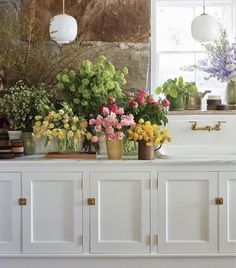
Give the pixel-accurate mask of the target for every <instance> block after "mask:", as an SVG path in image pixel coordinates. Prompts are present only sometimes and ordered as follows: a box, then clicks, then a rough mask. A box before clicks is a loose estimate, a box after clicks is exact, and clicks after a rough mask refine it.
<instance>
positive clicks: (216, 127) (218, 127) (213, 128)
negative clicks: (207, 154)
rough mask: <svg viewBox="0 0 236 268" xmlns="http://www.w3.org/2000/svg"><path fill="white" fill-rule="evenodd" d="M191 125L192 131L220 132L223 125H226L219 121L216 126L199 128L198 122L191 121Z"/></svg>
mask: <svg viewBox="0 0 236 268" xmlns="http://www.w3.org/2000/svg"><path fill="white" fill-rule="evenodd" d="M189 123H192V126H191V129H192V130H193V131H199V130H200V131H209V132H210V131H220V130H221V129H222V123H225V121H218V122H217V123H216V124H215V125H214V126H210V125H206V126H202V127H199V126H198V123H197V122H196V121H190V122H189Z"/></svg>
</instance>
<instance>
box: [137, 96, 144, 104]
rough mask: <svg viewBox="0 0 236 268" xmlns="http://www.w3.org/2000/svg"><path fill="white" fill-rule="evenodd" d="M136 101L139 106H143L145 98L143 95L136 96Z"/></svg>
mask: <svg viewBox="0 0 236 268" xmlns="http://www.w3.org/2000/svg"><path fill="white" fill-rule="evenodd" d="M136 100H137V102H138V103H139V104H143V103H144V102H145V98H144V96H143V95H138V96H137V97H136Z"/></svg>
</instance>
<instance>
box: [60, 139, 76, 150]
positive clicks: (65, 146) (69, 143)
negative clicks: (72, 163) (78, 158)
mask: <svg viewBox="0 0 236 268" xmlns="http://www.w3.org/2000/svg"><path fill="white" fill-rule="evenodd" d="M77 148H78V140H77V139H68V138H66V139H62V140H58V149H59V152H60V153H69V152H76V151H77Z"/></svg>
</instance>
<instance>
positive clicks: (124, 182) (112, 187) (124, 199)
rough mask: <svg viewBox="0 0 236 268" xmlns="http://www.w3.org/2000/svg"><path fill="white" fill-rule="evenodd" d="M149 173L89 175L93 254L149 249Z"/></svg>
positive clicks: (134, 251)
mask: <svg viewBox="0 0 236 268" xmlns="http://www.w3.org/2000/svg"><path fill="white" fill-rule="evenodd" d="M149 181H150V173H149V172H95V173H91V174H90V196H91V197H93V198H95V204H93V205H91V206H90V220H91V222H90V228H91V229H90V238H91V252H92V253H118V254H119V253H148V252H150V242H149V236H150V189H149Z"/></svg>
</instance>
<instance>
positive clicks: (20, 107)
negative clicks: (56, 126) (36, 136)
mask: <svg viewBox="0 0 236 268" xmlns="http://www.w3.org/2000/svg"><path fill="white" fill-rule="evenodd" d="M50 103H51V95H50V93H49V92H48V91H47V90H45V89H44V88H43V86H39V87H34V88H31V87H28V86H27V85H25V84H24V83H23V82H22V81H19V82H17V83H16V84H15V86H13V87H12V88H10V89H9V90H8V92H7V93H6V94H5V95H4V96H3V97H1V98H0V115H1V116H5V117H6V118H7V119H8V120H9V122H10V124H11V128H12V129H14V130H19V131H22V139H23V144H24V149H25V154H33V153H34V142H33V133H32V132H33V125H34V117H35V116H36V115H37V114H38V113H39V112H40V111H41V110H42V109H43V107H44V106H45V105H50Z"/></svg>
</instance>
